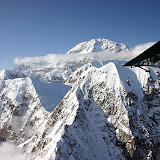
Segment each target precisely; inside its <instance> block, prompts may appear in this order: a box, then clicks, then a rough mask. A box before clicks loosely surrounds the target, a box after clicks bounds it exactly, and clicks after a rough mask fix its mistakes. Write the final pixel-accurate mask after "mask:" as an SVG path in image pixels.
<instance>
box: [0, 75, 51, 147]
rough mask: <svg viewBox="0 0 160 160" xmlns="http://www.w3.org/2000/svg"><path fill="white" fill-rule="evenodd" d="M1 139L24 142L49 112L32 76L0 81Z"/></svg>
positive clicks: (17, 142)
mask: <svg viewBox="0 0 160 160" xmlns="http://www.w3.org/2000/svg"><path fill="white" fill-rule="evenodd" d="M0 106H1V107H0V140H1V141H6V140H7V141H13V142H14V143H16V144H19V143H22V142H24V141H26V140H27V139H29V138H30V137H32V136H33V135H34V134H35V132H36V130H37V129H38V128H39V126H41V124H42V122H44V121H45V118H46V117H47V116H48V114H49V113H47V112H46V111H45V109H44V108H43V107H42V105H41V103H40V100H39V98H38V96H37V94H36V91H35V88H34V86H33V84H32V81H31V79H30V78H15V79H8V80H2V81H0Z"/></svg>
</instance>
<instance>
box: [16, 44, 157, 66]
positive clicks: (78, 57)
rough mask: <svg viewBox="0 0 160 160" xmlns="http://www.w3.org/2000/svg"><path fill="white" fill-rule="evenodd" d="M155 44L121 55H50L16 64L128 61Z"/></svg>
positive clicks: (133, 49) (135, 48)
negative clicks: (88, 60) (83, 60)
mask: <svg viewBox="0 0 160 160" xmlns="http://www.w3.org/2000/svg"><path fill="white" fill-rule="evenodd" d="M154 43H155V42H150V43H145V44H141V45H137V46H135V47H134V48H131V49H130V50H129V51H124V52H120V53H111V52H107V53H106V52H98V53H97V52H96V53H89V54H73V55H69V54H48V55H46V56H40V57H24V58H18V57H17V58H15V59H14V63H15V64H17V65H18V64H26V65H29V64H36V63H39V64H41V65H43V66H44V65H48V64H51V63H58V62H60V61H65V60H70V61H77V60H82V59H84V58H91V59H95V60H101V61H102V60H120V61H121V60H123V61H125V60H126V61H128V60H131V59H132V58H134V57H136V56H137V55H139V54H140V53H142V52H143V51H145V50H146V49H147V48H149V47H151V46H152V45H153V44H154Z"/></svg>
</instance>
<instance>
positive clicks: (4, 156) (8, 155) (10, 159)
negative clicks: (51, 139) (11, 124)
mask: <svg viewBox="0 0 160 160" xmlns="http://www.w3.org/2000/svg"><path fill="white" fill-rule="evenodd" d="M0 159H1V160H25V159H26V158H25V155H24V154H23V153H22V151H21V150H20V149H17V148H16V147H15V146H14V145H13V144H10V143H7V142H3V143H1V145H0Z"/></svg>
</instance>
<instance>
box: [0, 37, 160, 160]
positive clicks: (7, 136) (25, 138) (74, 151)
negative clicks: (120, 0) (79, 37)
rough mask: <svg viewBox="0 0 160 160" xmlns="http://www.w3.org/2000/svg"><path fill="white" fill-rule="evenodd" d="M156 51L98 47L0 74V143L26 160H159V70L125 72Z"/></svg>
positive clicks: (94, 43)
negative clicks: (13, 148)
mask: <svg viewBox="0 0 160 160" xmlns="http://www.w3.org/2000/svg"><path fill="white" fill-rule="evenodd" d="M151 44H152V43H148V44H144V45H141V46H137V47H135V48H134V49H132V50H130V49H128V48H127V47H126V46H125V45H123V44H121V45H120V44H117V43H116V42H112V41H109V40H105V39H96V40H91V41H87V42H83V43H80V44H78V45H77V46H75V47H74V48H73V49H71V50H70V51H68V52H67V54H64V56H63V58H62V57H61V55H60V56H59V57H58V56H57V59H54V58H53V57H55V56H54V55H48V56H46V57H37V58H36V63H33V61H34V62H35V57H34V58H33V59H32V58H31V57H30V58H24V59H17V60H16V61H17V63H19V65H18V66H17V67H16V69H15V70H13V71H9V70H3V71H1V72H0V141H1V142H4V141H6V142H10V143H12V144H14V145H15V146H17V147H18V148H20V149H21V150H22V151H23V153H24V155H21V154H20V156H22V157H24V156H25V158H26V159H28V160H55V159H60V160H63V159H64V160H68V159H72V160H74V159H75V160H84V159H86V160H87V159H88V160H90V159H93V160H104V159H106V160H117V159H119V160H130V159H148V160H149V159H157V160H158V159H160V144H159V142H160V68H158V67H145V68H146V69H147V70H150V72H145V71H144V70H142V69H140V68H130V67H124V66H123V64H124V63H125V60H126V59H129V57H130V58H131V57H132V56H133V57H134V56H135V55H136V54H137V53H138V52H139V51H144V50H145V49H146V48H147V47H148V46H150V45H151ZM99 51H103V52H99ZM84 53H85V54H84ZM128 54H130V55H128ZM47 57H50V58H49V60H48V58H47ZM51 57H52V58H53V59H54V60H53V59H52V58H51ZM71 57H72V58H71ZM22 62H23V63H22ZM28 62H29V63H28ZM0 147H1V146H0ZM0 153H1V152H0ZM0 156H1V155H0Z"/></svg>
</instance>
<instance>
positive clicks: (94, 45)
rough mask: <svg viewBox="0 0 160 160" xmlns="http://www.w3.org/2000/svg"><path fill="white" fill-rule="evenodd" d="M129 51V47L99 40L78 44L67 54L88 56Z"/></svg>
mask: <svg viewBox="0 0 160 160" xmlns="http://www.w3.org/2000/svg"><path fill="white" fill-rule="evenodd" d="M127 50H128V47H127V46H126V45H124V44H122V43H116V42H113V41H111V40H108V39H103V38H98V39H91V40H90V41H85V42H82V43H79V44H77V45H76V46H75V47H73V48H72V49H71V50H69V51H68V52H67V54H76V53H81V54H86V53H92V52H101V51H110V52H113V53H115V52H121V51H127Z"/></svg>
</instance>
